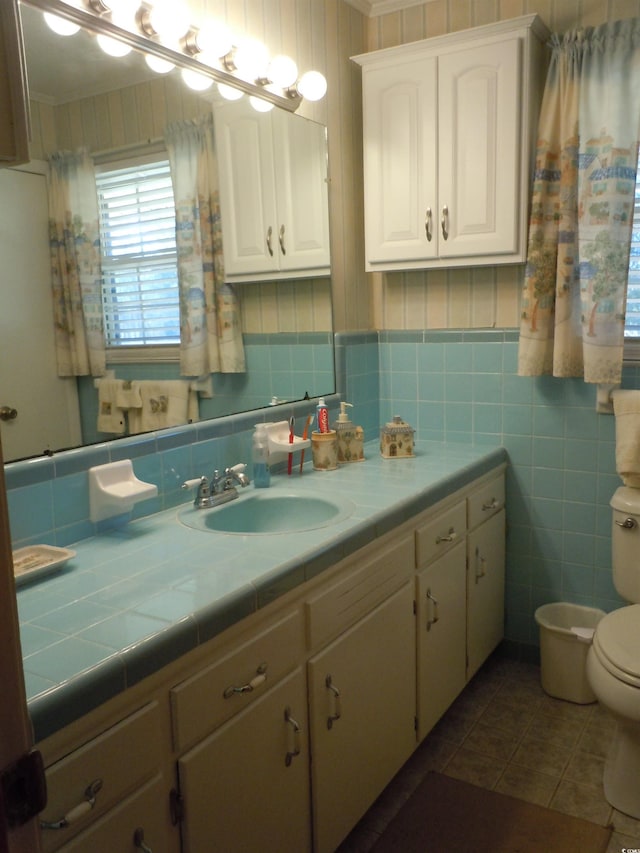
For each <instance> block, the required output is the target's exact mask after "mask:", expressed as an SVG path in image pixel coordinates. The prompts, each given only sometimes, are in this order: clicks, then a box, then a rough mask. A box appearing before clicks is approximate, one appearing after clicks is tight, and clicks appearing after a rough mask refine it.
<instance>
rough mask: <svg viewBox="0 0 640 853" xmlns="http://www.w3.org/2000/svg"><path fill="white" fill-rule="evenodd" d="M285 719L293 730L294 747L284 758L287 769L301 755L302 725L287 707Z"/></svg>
mask: <svg viewBox="0 0 640 853" xmlns="http://www.w3.org/2000/svg"><path fill="white" fill-rule="evenodd" d="M284 719H285V722H286V723H287V724H288V725H289V726H291V730H292V731H293V747H292V748H291V749H290V750H288V752H287V754H286V755H285V758H284V763H285V764H286V766H287V767H289V766H290V765H291V762H292V761H293V759H294V758H295V757H296V755H300V731H301V730H300V724H299V723H297V722H296V720H294V718H293V717H292V716H291V708H289V707H287V708H285V709H284Z"/></svg>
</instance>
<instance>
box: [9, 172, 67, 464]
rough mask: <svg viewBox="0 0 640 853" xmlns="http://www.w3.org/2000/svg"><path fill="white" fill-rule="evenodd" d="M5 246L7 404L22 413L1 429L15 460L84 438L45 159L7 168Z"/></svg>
mask: <svg viewBox="0 0 640 853" xmlns="http://www.w3.org/2000/svg"><path fill="white" fill-rule="evenodd" d="M36 170H37V171H36ZM0 249H1V251H2V258H3V263H2V269H1V270H0V409H1V408H2V407H6V409H8V410H9V411H11V410H15V411H16V412H17V416H16V417H14V418H12V419H10V420H0V435H1V436H2V446H3V448H4V457H5V460H6V461H11V460H13V459H20V458H22V457H25V456H36V455H40V454H42V453H43V452H44V451H45V450H52V449H60V448H63V447H71V446H74V445H78V444H80V441H81V435H80V415H79V410H78V395H77V390H76V380H75V379H74V378H68V379H61V378H59V377H58V376H57V373H56V357H55V345H54V334H53V311H52V306H51V272H50V263H49V225H48V211H47V187H46V180H45V175H44V172H43V169H42V167H41V166H40V165H39V164H38V165H36V166H35V167H34V166H33V164H32V165H30V166H25V167H22V168H16V169H2V170H0Z"/></svg>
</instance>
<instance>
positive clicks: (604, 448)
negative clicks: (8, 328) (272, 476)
mask: <svg viewBox="0 0 640 853" xmlns="http://www.w3.org/2000/svg"><path fill="white" fill-rule="evenodd" d="M259 345H260V344H259V343H258V344H257V346H259ZM315 346H316V345H315V344H313V343H311V344H310V352H311V356H310V357H311V359H312V361H313V362H314V367H317V368H318V369H321V370H322V371H325V372H326V373H327V375H328V376H331V377H332V374H333V366H332V361H331V359H330V358H327V355H326V350H325V349H324V345H323V344H322V343H319V344H318V345H317V346H318V347H319V349H318V350H316V349H315ZM517 349H518V343H517V332H516V331H514V330H489V331H484V330H483V331H473V330H465V331H457V330H450V331H449V330H446V331H433V332H431V331H424V332H423V331H418V332H415V331H410V332H392V331H389V332H380V333H377V332H344V333H340V334H338V335H336V336H335V370H336V381H337V388H338V391H339V392H340V394H341V396H342V399H346V400H348V401H349V402H350V403H353V404H354V409H353V410H352V411H353V419H354V421H355V422H356V423H359V424H361V425H362V426H363V428H364V430H365V437H366V438H367V439H372V438H375V437H377V435H378V431H379V427H380V425H381V424H382V423H384V422H386V421H388V420H390V418H391V417H393V415H396V414H399V415H401V416H402V417H403V418H404V419H405V420H407V421H408V422H409V423H411V424H412V425H413V426H414V427H415V428H416V430H417V435H418V437H419V438H422V439H435V440H438V441H442V440H446V441H464V442H471V443H473V444H484V445H487V446H504V447H505V448H506V449H507V451H508V454H509V459H510V466H509V470H508V473H507V508H508V536H507V591H506V614H507V621H506V636H507V640H508V641H509V643H510V644H511V645H512V647H513V649H514V651H516V652H517V653H519V654H523V655H529V656H531V657H533V656H535V654H536V647H537V645H538V628H537V625H536V624H535V620H534V617H533V614H534V611H535V609H536V608H537V607H538V606H539V605H541V604H544V603H547V602H550V601H571V602H575V603H578V604H585V605H588V606H594V607H600V608H602V609H603V610H611V609H614V608H616V607H619V606H620V605H621V604H622V602H621V600H620V599H619V597H618V595H617V593H616V592H615V589H614V588H613V584H612V580H611V558H610V548H611V538H610V525H611V512H610V507H609V500H610V498H611V495H612V494H613V492H614V491H615V489H616V488H617V487H618V486H619V485H620V483H621V481H620V479H619V477H618V475H617V474H616V469H615V419H614V417H613V416H612V415H600V414H597V413H596V409H595V397H596V391H595V388H594V387H592V386H589V385H585V384H584V383H583V382H581V381H580V380H577V379H556V378H553V377H538V378H530V377H520V376H517ZM280 356H282V357H284V358H286V357H287V356H286V354H285V353H284V351H283V352H282V353H280ZM280 356H278V357H280ZM332 385H333V380H332V379H331V382H330V386H329V387H331V386H332ZM623 387H626V388H639V387H640V368H637V367H625V369H624V372H623ZM338 401H339V397H338V396H336V395H332V396H329V397H328V398H327V402H328V404H329V408H330V415H331V418H332V419H333V418H334V417H335V415H336V414H337V411H338ZM313 407H314V403H311V404H309V403H307V404H304V403H300V404H295V405H294V406H292V407H291V412H289V410H288V409H287V411H286V412H285V413H284V414H281V413H282V411H283V410H279V415H278V416H279V417H280V416H282V417H288V416H289V414H290V413H293V414H294V415H295V416H296V418H303V417H304V416H305V415H306V414H307V412H309V411H312V410H313ZM269 414H270V411H269V409H266V410H265V409H261V410H259V411H249V412H247V413H245V414H243V415H236V416H233V417H227V418H218V419H216V420H211V421H203V422H201V423H199V424H194V425H191V426H187V427H181V428H176V429H175V430H165V431H163V432H161V433H157V434H155V433H152V434H149V435H144V436H136V437H131V438H125V439H121V440H119V441H115V442H107V443H101V444H96V445H93V446H90V447H86V448H82V449H80V450H77V451H71V452H67V453H63V454H57V455H55V456H53V457H51V458H49V457H45V458H41V459H33V460H29V461H27V462H22V463H12V464H9V465H7V466H5V476H6V482H7V490H8V501H9V512H10V521H11V530H12V537H13V544H14V547H20V546H21V545H25V544H30V543H34V542H43V543H48V544H53V545H68V544H70V543H72V542H74V541H78V540H79V539H82V538H85V537H87V536H91V535H93V533H94V531H95V528H94V525H92V523H91V522H90V521H89V519H88V485H87V475H86V471H87V469H88V468H89V467H90V466H91V465H97V464H102V463H105V462H109V461H112V460H116V459H123V458H130V459H132V460H133V465H134V470H135V472H136V474H137V476H138V477H140V478H141V479H142V480H147V481H149V482H152V483H155V484H156V485H157V486H158V489H159V495H158V497H157V498H156V499H154V500H152V501H149V502H146V503H143V504H139V505H138V506H137V507H136V509H135V511H134V512H135V513H136V514H137V515H146V514H148V513H149V512H154V511H156V510H159V509H164V508H167V507H171V506H175V505H177V504H179V503H181V502H183V501H184V492H183V491H182V490H181V489H180V484H181V483H182V481H183V480H185V479H187V478H190V477H193V476H196V475H198V474H200V473H205V474H209V473H211V471H212V470H213V469H214V468H216V467H217V468H220V467H222V466H223V465H225V464H233V463H234V462H236V461H240V460H247V461H248V460H249V451H250V442H251V434H252V430H253V425H254V423H256V422H257V420H270V419H271V418H270V417H269Z"/></svg>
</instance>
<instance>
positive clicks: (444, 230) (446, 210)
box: [440, 204, 449, 240]
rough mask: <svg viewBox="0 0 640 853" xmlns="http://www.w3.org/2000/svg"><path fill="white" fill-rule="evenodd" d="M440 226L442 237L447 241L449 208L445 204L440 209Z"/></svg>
mask: <svg viewBox="0 0 640 853" xmlns="http://www.w3.org/2000/svg"><path fill="white" fill-rule="evenodd" d="M440 225H442V236H443V237H444V239H445V240H448V239H449V208H448V207H447V205H446V204H445V206H444V207H443V208H442V218H441V219H440Z"/></svg>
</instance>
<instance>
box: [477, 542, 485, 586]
mask: <svg viewBox="0 0 640 853" xmlns="http://www.w3.org/2000/svg"><path fill="white" fill-rule="evenodd" d="M486 565H487V561H486V560H485V558H484V557H482V556H481V555H480V549H479V548H476V583H478V581H479V580H480V578H483V577H484V576H485V575H486V573H487V570H486Z"/></svg>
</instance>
